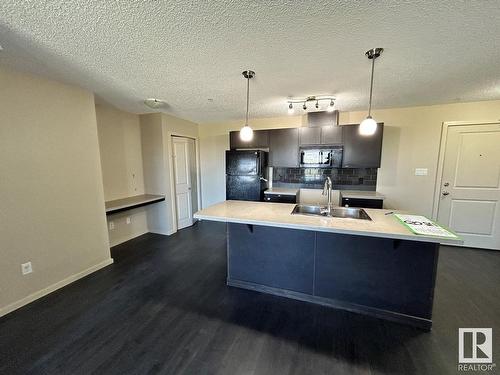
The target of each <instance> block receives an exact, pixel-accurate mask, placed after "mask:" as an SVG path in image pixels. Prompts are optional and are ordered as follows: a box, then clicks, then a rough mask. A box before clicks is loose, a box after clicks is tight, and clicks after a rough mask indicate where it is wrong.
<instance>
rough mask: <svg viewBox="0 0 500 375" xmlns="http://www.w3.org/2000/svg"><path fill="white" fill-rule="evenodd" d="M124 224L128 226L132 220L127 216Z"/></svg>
mask: <svg viewBox="0 0 500 375" xmlns="http://www.w3.org/2000/svg"><path fill="white" fill-rule="evenodd" d="M126 222H127V224H130V223H131V222H132V220H131V219H130V216H127V219H126Z"/></svg>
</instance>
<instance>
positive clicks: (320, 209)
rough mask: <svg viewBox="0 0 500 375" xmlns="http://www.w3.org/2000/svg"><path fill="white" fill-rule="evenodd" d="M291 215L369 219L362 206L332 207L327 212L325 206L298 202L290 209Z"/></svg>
mask: <svg viewBox="0 0 500 375" xmlns="http://www.w3.org/2000/svg"><path fill="white" fill-rule="evenodd" d="M292 215H309V216H323V217H340V218H346V219H360V220H371V218H370V216H368V214H367V213H366V211H365V210H363V209H362V208H353V207H349V208H347V207H332V208H331V210H330V212H328V210H327V208H326V206H308V205H304V204H298V205H296V206H295V208H294V209H293V211H292Z"/></svg>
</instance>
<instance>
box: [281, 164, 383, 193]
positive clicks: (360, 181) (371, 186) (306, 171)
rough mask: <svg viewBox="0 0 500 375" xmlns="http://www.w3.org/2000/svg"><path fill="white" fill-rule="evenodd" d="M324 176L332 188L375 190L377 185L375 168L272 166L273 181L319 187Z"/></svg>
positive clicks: (321, 185)
mask: <svg viewBox="0 0 500 375" xmlns="http://www.w3.org/2000/svg"><path fill="white" fill-rule="evenodd" d="M326 176H329V177H330V178H331V179H332V182H333V185H334V189H335V186H349V187H350V188H352V189H356V188H357V187H363V190H375V187H376V185H377V168H279V167H274V168H273V183H289V184H301V185H304V187H311V188H321V187H323V183H324V181H325V177H326Z"/></svg>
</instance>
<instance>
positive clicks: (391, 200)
mask: <svg viewBox="0 0 500 375" xmlns="http://www.w3.org/2000/svg"><path fill="white" fill-rule="evenodd" d="M364 116H366V112H364V111H363V112H342V113H341V114H340V123H341V124H350V123H359V122H360V121H361V120H362V119H363V118H364ZM373 117H374V118H375V119H376V120H377V121H381V122H384V123H385V130H384V142H383V146H382V165H381V168H380V169H379V175H378V181H377V190H378V191H379V192H381V193H383V194H385V195H386V196H387V200H386V205H387V206H388V207H390V208H397V209H403V210H408V211H411V212H414V213H420V214H424V215H429V216H431V215H432V206H433V194H434V185H435V181H436V168H437V162H438V154H439V144H440V135H441V125H442V123H443V122H446V121H476V120H477V121H487V120H489V121H496V120H498V119H500V101H484V102H475V103H457V104H447V105H435V106H425V107H411V108H395V109H384V110H375V111H373ZM304 122H305V121H304V117H302V116H289V117H280V118H269V119H256V120H252V121H251V122H250V123H251V125H252V127H253V128H254V129H270V128H278V127H299V126H303V124H304ZM242 123H243V122H242V121H238V122H227V123H217V124H203V125H200V149H201V155H200V160H201V168H202V185H201V186H202V192H203V194H202V202H203V207H206V206H208V205H211V204H214V203H216V202H220V201H223V200H224V199H225V176H224V151H225V150H226V149H228V147H229V139H228V132H229V131H230V130H238V129H239V128H240V127H241V124H242ZM415 168H428V170H429V174H428V175H427V176H415V173H414V172H415Z"/></svg>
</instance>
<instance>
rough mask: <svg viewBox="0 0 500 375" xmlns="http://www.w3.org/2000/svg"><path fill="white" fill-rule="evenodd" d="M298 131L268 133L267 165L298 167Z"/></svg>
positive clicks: (277, 130)
mask: <svg viewBox="0 0 500 375" xmlns="http://www.w3.org/2000/svg"><path fill="white" fill-rule="evenodd" d="M299 162H300V161H299V129H298V128H293V129H273V130H270V131H269V165H270V166H273V167H298V166H299Z"/></svg>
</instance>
